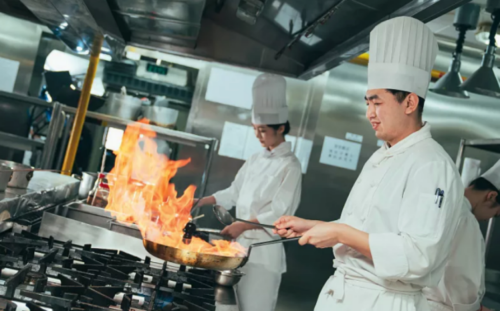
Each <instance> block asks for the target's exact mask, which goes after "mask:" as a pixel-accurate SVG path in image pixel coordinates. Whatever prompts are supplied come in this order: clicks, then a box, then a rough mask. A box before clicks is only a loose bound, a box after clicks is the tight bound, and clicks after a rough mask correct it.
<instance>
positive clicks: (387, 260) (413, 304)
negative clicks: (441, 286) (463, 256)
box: [275, 17, 464, 311]
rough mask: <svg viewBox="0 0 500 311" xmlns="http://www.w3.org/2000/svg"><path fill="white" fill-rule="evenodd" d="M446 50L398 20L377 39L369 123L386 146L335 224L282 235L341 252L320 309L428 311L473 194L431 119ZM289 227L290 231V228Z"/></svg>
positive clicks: (299, 222) (284, 222) (301, 223)
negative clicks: (431, 98)
mask: <svg viewBox="0 0 500 311" xmlns="http://www.w3.org/2000/svg"><path fill="white" fill-rule="evenodd" d="M437 52H438V46H437V41H436V38H435V37H434V34H433V33H432V32H431V30H430V29H429V28H427V27H426V26H425V25H424V24H423V23H422V22H420V21H418V20H416V19H413V18H409V17H397V18H394V19H391V20H388V21H385V22H383V23H381V24H379V25H378V26H376V27H375V28H374V29H373V31H372V32H371V34H370V63H369V65H368V91H367V92H366V96H365V100H366V105H367V112H366V117H367V119H368V120H369V121H370V123H371V125H372V127H373V129H374V131H375V133H376V136H377V137H378V138H379V139H381V140H384V141H385V142H386V144H385V145H384V146H383V147H381V148H380V149H379V150H378V151H377V152H375V153H374V154H373V155H372V157H371V158H370V159H369V160H368V162H367V163H366V164H365V165H364V167H363V170H362V172H361V174H360V176H359V177H358V179H357V181H356V184H355V185H354V187H353V189H352V190H351V193H350V194H349V198H348V200H347V202H346V204H345V206H344V209H343V211H342V215H341V218H340V219H339V220H337V221H335V222H319V221H311V220H304V219H301V218H297V217H291V216H284V217H282V218H280V219H279V220H278V221H277V222H276V223H275V225H276V227H277V230H275V232H277V233H278V234H280V235H281V236H283V237H292V236H300V235H301V236H302V237H301V239H300V240H299V242H300V244H301V245H304V244H312V245H314V246H316V247H318V248H326V247H333V251H334V255H335V260H334V267H335V268H336V271H335V274H334V275H333V276H331V277H330V279H329V280H328V281H327V282H326V284H325V285H324V287H323V289H322V290H321V293H320V294H319V298H318V301H317V303H316V308H315V310H316V311H331V310H335V311H353V310H377V311H378V310H380V311H382V310H383V311H391V310H394V311H413V310H415V311H427V310H429V307H428V305H427V301H426V299H425V297H424V295H423V294H422V288H424V287H426V286H436V285H437V284H438V282H439V280H440V279H441V277H442V275H443V272H444V267H445V264H446V258H447V256H448V254H449V252H450V245H451V242H452V240H453V235H454V233H455V230H456V226H457V219H458V214H459V209H458V208H457V206H460V205H461V204H462V201H463V199H464V197H463V194H464V188H463V185H462V182H461V180H460V176H459V173H458V171H457V169H456V167H455V164H454V163H453V161H452V160H451V159H450V157H449V156H448V154H447V153H446V152H445V151H444V150H443V148H442V147H441V146H440V145H439V144H438V143H436V141H434V140H433V139H432V137H431V128H430V125H429V124H426V123H424V122H422V111H423V108H424V99H425V97H426V94H427V88H428V86H429V82H430V79H431V70H432V67H433V65H434V61H435V58H436V54H437ZM287 228H288V230H287Z"/></svg>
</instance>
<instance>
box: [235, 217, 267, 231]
mask: <svg viewBox="0 0 500 311" xmlns="http://www.w3.org/2000/svg"><path fill="white" fill-rule="evenodd" d="M235 219H236V220H237V221H241V222H244V223H246V224H251V225H254V226H259V227H264V228H268V229H276V227H275V226H272V225H263V224H259V223H258V222H252V221H248V220H243V219H239V218H235Z"/></svg>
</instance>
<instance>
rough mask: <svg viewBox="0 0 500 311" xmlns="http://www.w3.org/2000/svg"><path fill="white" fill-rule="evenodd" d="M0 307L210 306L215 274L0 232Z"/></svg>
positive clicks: (142, 309)
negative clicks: (175, 267) (176, 268)
mask: <svg viewBox="0 0 500 311" xmlns="http://www.w3.org/2000/svg"><path fill="white" fill-rule="evenodd" d="M0 272H1V277H0V311H1V310H8V311H28V310H29V311H47V310H48V311H50V310H54V311H70V310H71V311H86V310H88V311H108V310H109V311H111V310H113V311H116V310H124V311H129V310H134V311H151V310H158V309H161V310H172V311H179V310H188V311H215V276H214V273H213V272H212V271H208V270H196V269H194V270H188V269H186V267H185V266H181V268H180V269H178V270H174V269H171V268H169V267H168V264H167V263H166V262H164V263H163V265H162V266H161V265H158V264H157V263H152V261H151V258H149V257H146V258H144V259H141V258H138V257H136V256H134V255H131V254H128V253H125V252H122V251H120V250H114V249H103V248H93V247H92V245H90V244H87V245H83V246H80V245H75V244H73V242H72V241H57V240H55V239H53V238H52V237H50V238H42V237H39V236H37V235H34V234H32V233H29V232H22V233H21V234H17V233H12V232H9V233H4V234H2V235H0Z"/></svg>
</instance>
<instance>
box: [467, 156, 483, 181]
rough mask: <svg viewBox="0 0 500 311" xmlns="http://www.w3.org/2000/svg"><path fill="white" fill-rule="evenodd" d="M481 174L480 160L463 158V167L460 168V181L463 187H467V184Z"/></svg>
mask: <svg viewBox="0 0 500 311" xmlns="http://www.w3.org/2000/svg"><path fill="white" fill-rule="evenodd" d="M479 175H481V160H477V159H472V158H465V159H464V167H463V168H462V182H463V184H464V187H469V184H470V183H471V182H472V181H473V180H474V179H476V178H478V177H479Z"/></svg>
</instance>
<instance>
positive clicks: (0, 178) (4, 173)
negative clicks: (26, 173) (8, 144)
mask: <svg viewBox="0 0 500 311" xmlns="http://www.w3.org/2000/svg"><path fill="white" fill-rule="evenodd" d="M11 178H12V169H11V168H10V167H9V166H7V165H5V164H0V191H5V189H6V188H7V184H8V183H9V181H10V179H11Z"/></svg>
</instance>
